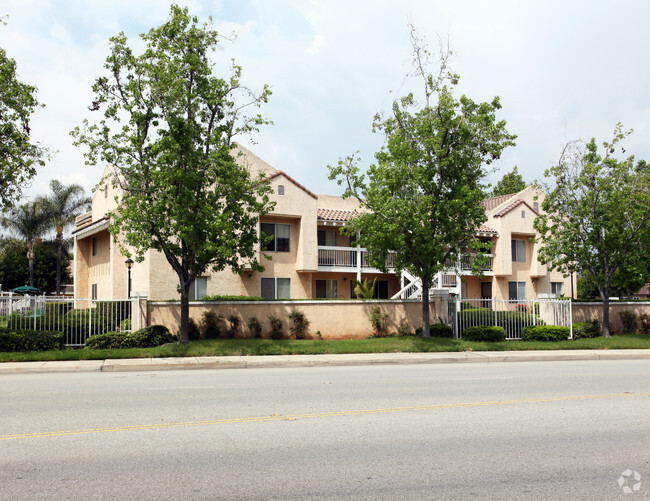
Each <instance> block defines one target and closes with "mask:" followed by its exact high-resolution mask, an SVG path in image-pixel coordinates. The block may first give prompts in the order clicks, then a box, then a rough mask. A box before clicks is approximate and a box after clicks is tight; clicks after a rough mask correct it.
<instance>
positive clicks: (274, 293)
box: [261, 277, 291, 299]
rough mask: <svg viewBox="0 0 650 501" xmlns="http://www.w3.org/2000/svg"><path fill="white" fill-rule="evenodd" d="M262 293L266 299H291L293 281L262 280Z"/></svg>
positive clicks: (279, 279) (282, 279)
mask: <svg viewBox="0 0 650 501" xmlns="http://www.w3.org/2000/svg"><path fill="white" fill-rule="evenodd" d="M261 291H262V293H261V296H262V297H263V298H264V299H291V279H290V278H275V277H273V278H262V283H261Z"/></svg>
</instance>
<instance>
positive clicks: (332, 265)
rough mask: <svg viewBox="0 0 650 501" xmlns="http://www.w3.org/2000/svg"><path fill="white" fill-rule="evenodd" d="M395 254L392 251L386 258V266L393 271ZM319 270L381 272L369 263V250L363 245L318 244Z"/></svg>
mask: <svg viewBox="0 0 650 501" xmlns="http://www.w3.org/2000/svg"><path fill="white" fill-rule="evenodd" d="M394 263H395V254H394V253H390V254H389V255H388V258H387V259H386V267H387V268H388V270H389V271H392V269H393V268H394ZM318 271H347V272H357V271H362V272H363V273H381V271H379V270H378V269H377V268H373V267H372V266H370V264H369V263H368V251H367V250H366V249H364V248H363V247H330V246H324V245H319V246H318Z"/></svg>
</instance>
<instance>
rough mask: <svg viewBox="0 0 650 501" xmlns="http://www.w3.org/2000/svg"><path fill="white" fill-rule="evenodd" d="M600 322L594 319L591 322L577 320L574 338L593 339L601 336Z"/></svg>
mask: <svg viewBox="0 0 650 501" xmlns="http://www.w3.org/2000/svg"><path fill="white" fill-rule="evenodd" d="M600 336H601V332H600V322H599V321H598V320H592V321H591V322H576V323H575V324H573V339H574V340H576V339H591V338H594V337H600Z"/></svg>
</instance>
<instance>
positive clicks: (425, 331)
mask: <svg viewBox="0 0 650 501" xmlns="http://www.w3.org/2000/svg"><path fill="white" fill-rule="evenodd" d="M421 280H422V337H431V330H430V328H429V326H430V321H431V319H430V318H429V286H430V284H429V282H430V280H429V277H421Z"/></svg>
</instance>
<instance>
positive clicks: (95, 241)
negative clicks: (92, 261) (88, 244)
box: [92, 237, 97, 256]
mask: <svg viewBox="0 0 650 501" xmlns="http://www.w3.org/2000/svg"><path fill="white" fill-rule="evenodd" d="M92 242H93V253H92V254H93V256H96V255H97V237H93V240H92Z"/></svg>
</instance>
